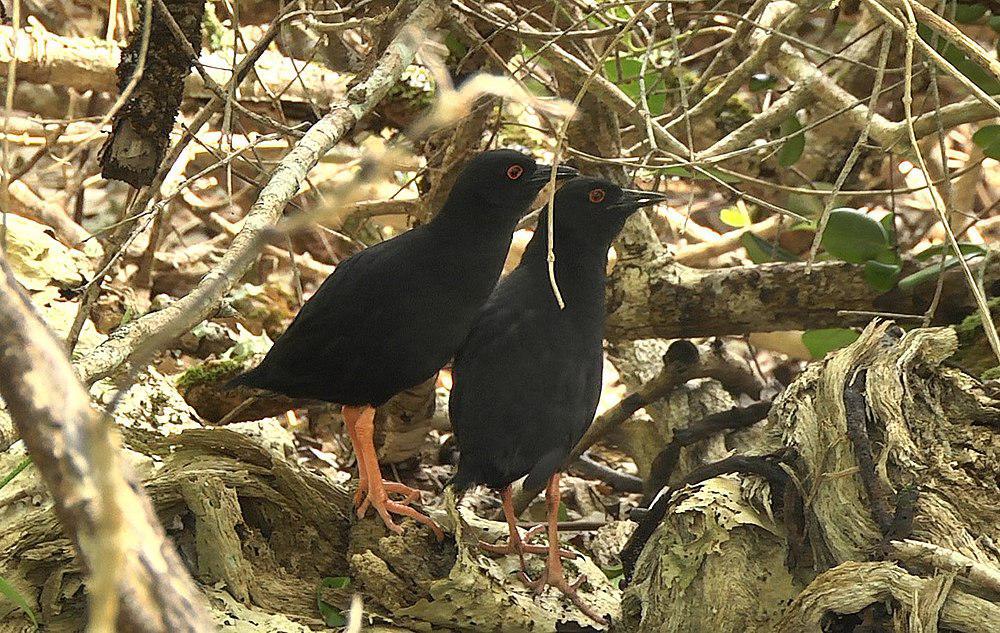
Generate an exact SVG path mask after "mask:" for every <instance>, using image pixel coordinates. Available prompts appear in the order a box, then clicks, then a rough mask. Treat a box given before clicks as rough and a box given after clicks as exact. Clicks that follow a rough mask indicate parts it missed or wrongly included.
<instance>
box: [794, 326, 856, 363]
mask: <svg viewBox="0 0 1000 633" xmlns="http://www.w3.org/2000/svg"><path fill="white" fill-rule="evenodd" d="M857 339H858V333H857V332H855V331H854V330H848V329H846V328H826V329H822V330H807V331H805V332H803V333H802V344H803V345H805V346H806V349H808V350H809V353H810V354H812V357H813V358H814V359H816V360H819V359H821V358H823V357H824V356H826V355H827V353H829V352H832V351H833V350H835V349H840V348H842V347H847V346H848V345H850V344H851V343H853V342H854V341H856V340H857Z"/></svg>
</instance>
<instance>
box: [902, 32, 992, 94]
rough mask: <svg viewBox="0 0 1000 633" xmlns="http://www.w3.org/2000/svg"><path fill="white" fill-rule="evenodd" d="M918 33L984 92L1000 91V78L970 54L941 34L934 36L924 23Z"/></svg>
mask: <svg viewBox="0 0 1000 633" xmlns="http://www.w3.org/2000/svg"><path fill="white" fill-rule="evenodd" d="M917 35H919V36H920V39H922V40H923V41H925V42H927V43H928V44H930V45H931V46H933V47H934V50H936V51H937V52H938V53H940V54H941V56H942V57H944V58H945V60H947V61H948V63H950V64H951V65H952V66H954V67H955V69H956V70H958V71H959V72H960V73H962V74H963V75H965V76H966V77H967V78H968V79H969V81H971V82H972V83H974V84H976V85H977V86H979V87H980V88H981V89H982V90H983V92H985V93H986V94H990V95H995V94H998V93H1000V80H998V79H997V78H996V77H994V76H993V75H992V74H990V73H989V72H987V71H986V70H984V69H983V68H981V67H980V66H979V65H978V64H977V63H976V62H974V61H972V60H971V59H969V57H968V55H966V54H965V53H963V52H962V51H960V50H959V49H958V48H956V47H955V46H954V45H953V44H951V43H949V42H948V41H947V40H945V39H944V38H943V37H941V36H937V37H935V36H934V31H933V30H931V29H930V28H929V27H928V26H926V25H924V24H917Z"/></svg>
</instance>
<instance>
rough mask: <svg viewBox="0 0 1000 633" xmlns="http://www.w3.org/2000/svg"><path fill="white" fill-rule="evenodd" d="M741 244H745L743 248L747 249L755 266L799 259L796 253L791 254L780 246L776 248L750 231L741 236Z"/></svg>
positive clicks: (748, 255)
mask: <svg viewBox="0 0 1000 633" xmlns="http://www.w3.org/2000/svg"><path fill="white" fill-rule="evenodd" d="M740 242H741V243H742V244H743V248H745V249H747V257H749V258H750V261H752V262H753V263H755V264H765V263H767V262H774V261H782V262H794V261H798V259H799V258H798V257H796V256H795V254H794V253H790V252H788V251H786V250H785V249H783V248H781V247H780V246H775V245H773V244H771V243H770V242H768V241H767V240H765V239H764V238H762V237H760V236H759V235H754V234H753V233H751V232H750V231H747V232H746V233H744V234H743V235H741V236H740Z"/></svg>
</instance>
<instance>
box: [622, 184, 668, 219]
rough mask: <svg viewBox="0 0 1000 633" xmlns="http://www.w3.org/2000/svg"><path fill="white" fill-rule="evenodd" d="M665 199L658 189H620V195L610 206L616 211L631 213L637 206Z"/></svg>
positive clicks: (644, 205)
mask: <svg viewBox="0 0 1000 633" xmlns="http://www.w3.org/2000/svg"><path fill="white" fill-rule="evenodd" d="M666 199H667V196H666V195H665V194H662V193H660V192H658V191H643V190H642V189H622V197H621V199H620V200H619V201H618V202H616V203H615V204H614V205H613V206H612V208H613V209H615V210H616V211H624V212H626V213H632V212H634V211H636V210H638V209H639V207H647V206H649V205H651V204H656V203H658V202H663V201H664V200H666Z"/></svg>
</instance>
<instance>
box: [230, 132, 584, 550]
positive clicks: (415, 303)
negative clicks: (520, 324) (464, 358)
mask: <svg viewBox="0 0 1000 633" xmlns="http://www.w3.org/2000/svg"><path fill="white" fill-rule="evenodd" d="M515 168H516V169H515ZM552 171H553V168H552V167H550V166H548V165H539V164H536V163H535V160H534V159H533V158H532V157H530V156H527V155H525V154H522V153H520V152H516V151H513V150H492V151H488V152H483V153H481V154H479V155H477V156H475V157H474V158H472V160H470V161H469V163H468V164H467V165H466V166H465V167H464V168H463V169H462V172H461V173H460V174H459V176H458V179H457V181H456V182H455V185H454V186H453V187H452V189H451V191H450V192H449V194H448V199H447V200H446V201H445V203H444V206H443V207H442V208H441V209H439V210H438V212H437V214H436V215H435V216H434V219H433V220H431V221H430V222H428V223H426V224H422V225H421V226H419V227H417V228H415V229H413V230H410V231H407V232H405V233H402V234H400V235H398V236H396V237H394V238H392V239H390V240H386V241H384V242H380V243H378V244H375V245H373V246H371V247H369V248H366V249H365V250H363V251H361V252H359V253H357V254H355V255H352V256H351V257H349V258H347V259H346V260H344V261H342V262H340V264H338V265H337V268H336V270H334V271H333V273H332V274H331V275H330V276H329V277H327V278H326V280H325V281H324V282H323V284H322V285H321V286H320V287H319V290H317V291H316V293H315V294H314V295H313V296H312V298H310V299H309V301H307V302H306V303H305V305H303V306H302V309H301V310H300V311H299V313H298V315H296V317H295V320H293V321H292V323H291V325H289V326H288V329H287V330H285V332H284V334H282V335H281V336H280V337H278V339H277V340H276V341H275V342H274V346H273V347H271V350H270V351H269V352H268V353H267V355H266V356H265V357H264V359H263V361H261V363H260V365H258V366H257V367H255V368H253V369H251V370H250V371H248V372H246V373H245V374H242V375H241V376H238V377H237V378H235V379H233V380H232V381H231V382H230V383H229V385H230V386H237V385H243V386H246V387H254V388H258V389H267V390H270V391H275V392H278V393H282V394H285V395H287V396H289V397H292V398H303V399H311V400H321V401H325V402H333V403H339V404H341V405H343V406H342V408H341V412H342V414H343V417H344V426H345V427H346V429H347V432H348V435H349V436H350V439H351V444H352V445H353V447H354V452H355V455H356V457H357V464H358V479H359V481H358V487H357V492H356V494H355V497H354V503H355V506H356V507H357V515H358V518H362V517H364V515H365V513H366V511H367V509H368V508H369V507H371V508H374V509H375V511H376V512H378V514H379V516H380V517H381V518H382V521H383V522H384V523H385V525H386V527H388V528H389V529H390V530H392V531H393V532H396V533H401V532H402V531H403V528H402V526H400V525H398V524H397V523H396V522H395V521H394V520H393V519H392V517H391V516H390V515H391V514H396V515H403V516H407V517H410V518H412V519H414V520H415V521H418V522H420V523H422V524H424V525H426V526H427V527H428V528H430V529H431V530H432V531H433V532H434V534H435V536H437V538H438V540H441V539H443V538H444V533H443V532H442V531H441V528H440V527H438V525H437V524H436V523H434V521H432V520H431V519H430V518H429V517H427V516H426V515H424V514H421V513H420V512H418V511H417V510H416V509H415V508H412V507H409V505H410V504H412V503H414V502H416V501H418V500H419V499H420V491H419V490H416V489H414V488H410V487H408V486H405V485H404V484H402V483H400V482H392V481H384V480H383V479H382V473H381V469H380V468H379V463H378V456H377V453H376V452H375V443H374V437H375V428H374V427H375V407H379V406H381V405H383V404H385V402H387V401H388V400H389V399H390V398H391V397H392V396H393V395H394V394H396V393H398V392H400V391H403V390H405V389H409V388H411V387H414V386H416V385H419V384H421V383H423V382H424V381H426V380H428V379H430V378H432V377H433V376H434V375H435V374H436V373H437V371H438V370H439V369H441V367H443V366H444V364H445V363H447V362H448V360H449V359H451V357H452V356H453V355H454V354H455V351H456V350H457V349H458V347H459V345H460V344H461V343H462V340H463V339H464V338H465V336H466V334H468V332H469V329H470V328H471V327H472V323H473V321H474V320H475V317H476V314H477V312H478V310H479V308H480V307H481V306H482V304H483V302H485V301H486V299H487V298H488V297H489V295H490V291H491V290H492V289H493V287H494V286H495V285H496V282H497V279H498V278H499V277H500V272H501V270H502V269H503V264H504V260H505V259H506V257H507V251H508V249H509V248H510V241H511V235H512V234H513V232H514V227H515V225H516V224H517V222H518V220H520V219H521V217H522V216H524V215H525V213H527V211H528V210H529V207H530V205H531V203H532V202H533V201H534V199H535V198H536V197H537V195H538V192H539V191H541V189H542V188H543V187H544V186H545V185H546V184H547V183H548V182H549V180H550V178H551V177H552ZM555 172H556V173H555V177H556V179H557V180H564V179H566V178H570V177H573V176H575V175H576V174H577V172H576V170H575V169H572V168H570V167H563V166H559V167H558V168H556V169H555ZM514 174H517V176H516V177H515V176H514ZM456 271H460V272H461V274H456ZM390 493H391V494H395V495H399V496H401V497H402V498H401V499H399V500H397V499H393V498H390V497H389V494H390Z"/></svg>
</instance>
